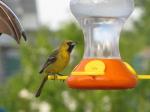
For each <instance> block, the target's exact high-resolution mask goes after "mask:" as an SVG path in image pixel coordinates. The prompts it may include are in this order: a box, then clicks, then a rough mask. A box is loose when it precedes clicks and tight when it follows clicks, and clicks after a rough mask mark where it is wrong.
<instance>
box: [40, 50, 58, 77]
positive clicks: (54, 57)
mask: <svg viewBox="0 0 150 112" xmlns="http://www.w3.org/2000/svg"><path fill="white" fill-rule="evenodd" d="M57 54H58V50H55V51H53V52H52V54H51V55H50V56H49V58H48V59H47V61H46V62H45V64H44V66H43V68H42V69H41V71H40V72H39V73H40V74H41V73H43V71H44V70H45V68H47V67H48V66H49V65H50V64H52V63H54V62H55V61H56V59H57V57H56V56H57Z"/></svg>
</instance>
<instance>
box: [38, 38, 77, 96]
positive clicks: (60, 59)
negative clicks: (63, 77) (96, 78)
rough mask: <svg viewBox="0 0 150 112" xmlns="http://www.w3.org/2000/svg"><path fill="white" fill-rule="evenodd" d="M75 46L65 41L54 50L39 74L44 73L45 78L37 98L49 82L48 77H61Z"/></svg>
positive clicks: (69, 41)
mask: <svg viewBox="0 0 150 112" xmlns="http://www.w3.org/2000/svg"><path fill="white" fill-rule="evenodd" d="M75 45H76V43H75V42H73V41H71V40H65V41H64V42H63V43H62V44H61V45H60V46H59V48H58V49H56V50H54V51H53V52H52V53H51V55H50V56H49V58H48V59H47V61H46V63H45V64H44V66H43V68H42V69H41V71H40V72H39V73H40V74H41V73H43V72H44V73H45V76H44V78H43V80H42V82H41V85H40V87H39V88H38V90H37V92H36V94H35V96H36V97H39V96H40V94H41V91H42V88H43V86H44V84H45V82H46V81H47V80H48V75H57V74H58V75H60V73H59V72H61V71H63V70H64V68H65V67H66V66H67V65H68V63H69V60H70V53H71V52H72V50H73V48H74V46H75Z"/></svg>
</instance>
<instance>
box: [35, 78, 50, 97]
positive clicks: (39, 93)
mask: <svg viewBox="0 0 150 112" xmlns="http://www.w3.org/2000/svg"><path fill="white" fill-rule="evenodd" d="M47 80H48V77H47V76H45V77H44V79H43V80H42V82H41V85H40V87H39V88H38V90H37V92H36V94H35V97H39V96H40V95H41V92H42V89H43V86H44V84H45V82H46V81H47Z"/></svg>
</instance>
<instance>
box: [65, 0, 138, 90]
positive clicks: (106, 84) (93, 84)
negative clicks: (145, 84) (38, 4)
mask: <svg viewBox="0 0 150 112" xmlns="http://www.w3.org/2000/svg"><path fill="white" fill-rule="evenodd" d="M70 8H71V11H72V13H73V15H74V16H75V18H76V19H77V21H78V22H79V24H80V26H81V27H82V30H83V33H84V40H85V50H84V58H83V60H82V61H81V62H80V64H79V65H78V66H77V67H76V68H75V69H74V71H73V72H72V74H71V76H70V78H69V79H68V85H69V86H70V87H72V88H79V89H117V88H132V87H134V86H135V85H136V83H137V79H136V77H135V76H134V75H133V74H132V73H131V72H130V71H129V70H128V69H127V67H126V66H125V65H124V64H123V62H122V60H121V57H120V52H119V36H120V32H121V30H122V27H123V25H124V23H125V21H126V19H127V18H128V17H129V16H130V15H131V13H132V11H133V10H134V1H133V0H71V1H70ZM112 83H113V84H112Z"/></svg>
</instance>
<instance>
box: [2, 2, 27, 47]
mask: <svg viewBox="0 0 150 112" xmlns="http://www.w3.org/2000/svg"><path fill="white" fill-rule="evenodd" d="M0 33H5V34H8V35H10V36H11V37H12V38H14V39H15V40H16V41H17V43H18V44H19V43H20V39H21V36H23V38H24V40H26V39H27V38H26V34H25V32H24V30H23V28H22V26H21V24H20V22H19V20H18V18H17V16H16V15H15V14H14V12H13V11H12V10H11V9H10V8H9V7H8V6H7V5H6V4H5V3H3V2H2V1H0Z"/></svg>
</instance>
